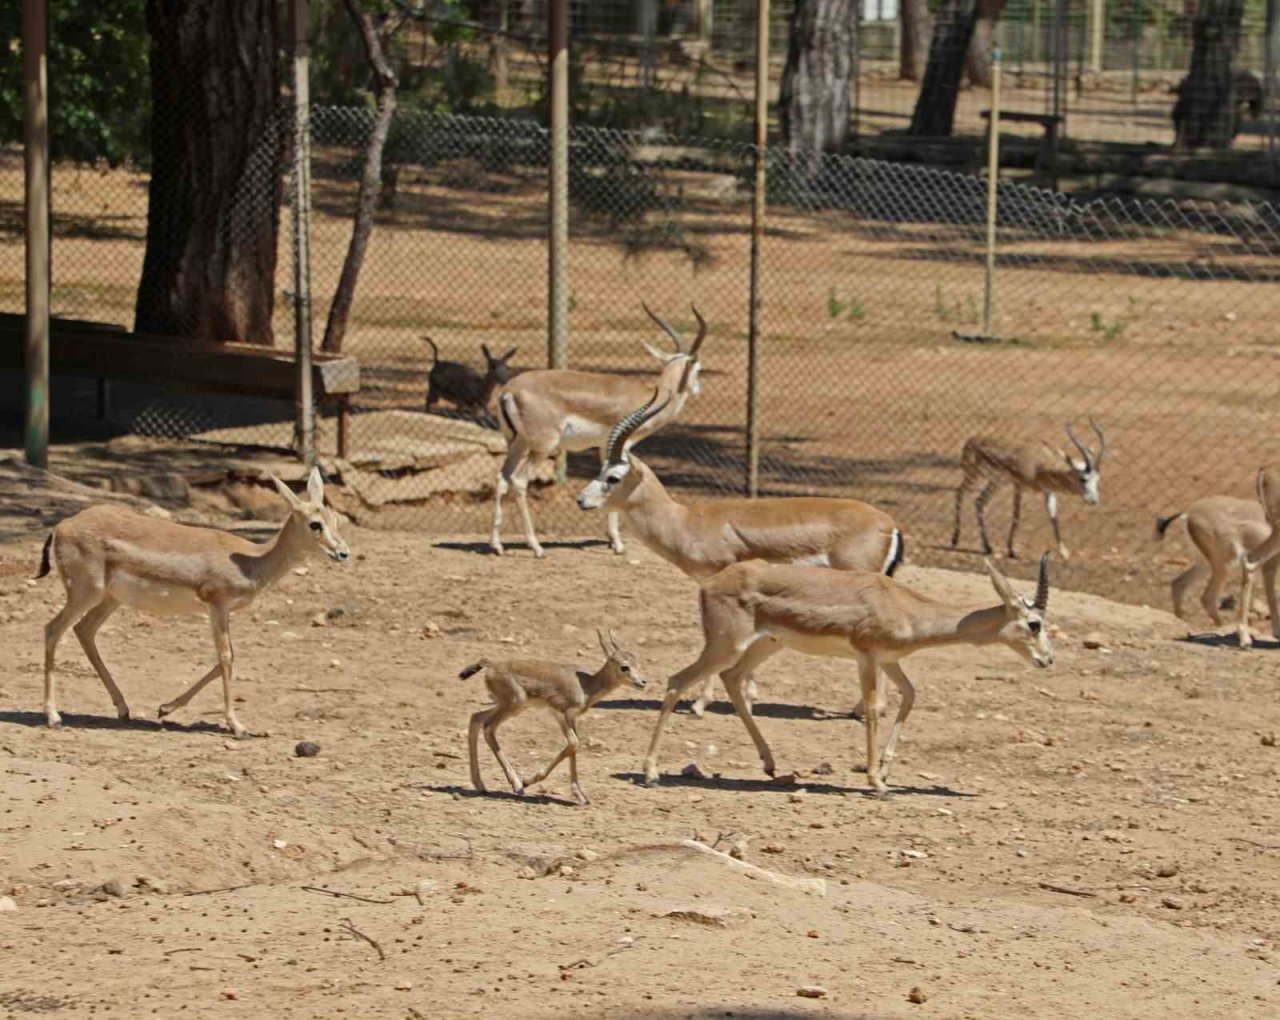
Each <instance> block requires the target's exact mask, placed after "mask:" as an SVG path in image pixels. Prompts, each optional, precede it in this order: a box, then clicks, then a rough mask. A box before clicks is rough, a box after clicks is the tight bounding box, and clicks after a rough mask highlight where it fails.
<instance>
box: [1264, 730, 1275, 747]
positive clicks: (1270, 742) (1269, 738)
mask: <svg viewBox="0 0 1280 1020" xmlns="http://www.w3.org/2000/svg"><path fill="white" fill-rule="evenodd" d="M1262 746H1263V747H1275V746H1276V735H1275V734H1274V733H1264V734H1263V735H1262Z"/></svg>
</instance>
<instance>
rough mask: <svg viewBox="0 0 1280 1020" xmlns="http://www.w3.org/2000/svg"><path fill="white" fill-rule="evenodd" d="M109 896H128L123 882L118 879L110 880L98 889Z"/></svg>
mask: <svg viewBox="0 0 1280 1020" xmlns="http://www.w3.org/2000/svg"><path fill="white" fill-rule="evenodd" d="M98 888H99V889H101V890H102V891H103V892H104V893H106V894H107V895H108V896H116V897H121V896H125V895H127V894H128V890H127V889H126V888H125V885H124V883H123V882H121V881H120V879H118V878H109V879H107V880H106V881H105V882H103V883H102V885H100V886H99V887H98Z"/></svg>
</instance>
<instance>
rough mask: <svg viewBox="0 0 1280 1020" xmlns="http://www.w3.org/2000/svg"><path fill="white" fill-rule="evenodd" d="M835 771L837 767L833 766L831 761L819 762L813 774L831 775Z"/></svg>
mask: <svg viewBox="0 0 1280 1020" xmlns="http://www.w3.org/2000/svg"><path fill="white" fill-rule="evenodd" d="M833 772H835V769H833V768H832V767H831V762H829V761H824V762H819V763H818V764H817V765H815V766H814V767H813V774H814V775H815V776H829V775H831V774H832V773H833Z"/></svg>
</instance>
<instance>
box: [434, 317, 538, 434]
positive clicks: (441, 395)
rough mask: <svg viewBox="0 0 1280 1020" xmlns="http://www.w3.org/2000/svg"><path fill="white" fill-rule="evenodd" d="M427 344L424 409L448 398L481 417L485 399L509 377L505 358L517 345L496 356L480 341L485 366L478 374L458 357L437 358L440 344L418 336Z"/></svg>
mask: <svg viewBox="0 0 1280 1020" xmlns="http://www.w3.org/2000/svg"><path fill="white" fill-rule="evenodd" d="M422 339H423V340H425V341H426V342H427V343H429V344H430V345H431V371H430V373H428V375H427V406H426V409H427V411H430V410H431V408H432V407H434V406H435V404H436V402H437V401H439V400H448V401H450V402H451V403H452V404H453V405H454V407H456V408H457V409H458V410H459V411H462V412H463V413H464V414H470V415H472V416H473V417H476V418H483V417H485V416H487V415H488V413H489V399H490V398H491V397H492V396H493V391H494V390H496V389H497V388H498V387H499V386H502V385H505V384H506V383H508V382H510V381H511V367H510V365H509V364H508V362H509V361H510V360H511V359H512V358H514V357H515V355H516V351H518V350H519V349H520V348H519V347H512V348H511V350H509V351H507V353H506V354H504V355H503V356H502V357H500V358H495V357H494V356H493V352H492V351H490V350H489V345H488V344H481V345H480V353H481V354H483V355H484V361H485V370H484V375H481V374H480V373H479V372H477V371H476V370H475V369H474V368H472V367H471V366H470V365H464V364H462V362H460V361H441V360H440V348H439V347H437V346H436V342H435V341H434V340H432V339H431V337H429V336H424V337H423V338H422Z"/></svg>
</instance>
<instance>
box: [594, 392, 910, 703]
mask: <svg viewBox="0 0 1280 1020" xmlns="http://www.w3.org/2000/svg"><path fill="white" fill-rule="evenodd" d="M657 399H658V394H657V391H656V390H655V391H654V394H653V396H652V397H651V398H650V399H649V402H648V403H647V404H645V405H644V406H643V407H640V408H638V409H637V410H635V411H633V412H631V413H630V414H629V415H627V416H626V417H625V418H623V419H622V420H621V421H620V422H618V424H617V425H616V426H614V429H613V431H612V432H610V433H609V440H608V443H607V444H606V446H605V456H604V466H603V467H601V469H600V474H599V475H597V476H596V478H595V480H594V481H592V482H590V483H589V484H588V485H587V486H586V487H585V488H584V489H583V490H582V491H581V492H580V493H579V494H578V506H579V507H580V508H581V509H583V510H595V509H598V508H600V507H605V508H607V509H609V510H614V511H618V512H620V513H622V514H623V515H624V516H625V517H626V520H627V523H628V524H629V525H630V526H631V529H632V530H633V531H634V532H635V533H636V534H637V535H638V536H639V537H640V540H641V541H642V542H644V544H645V545H647V546H648V547H649V548H650V549H652V550H653V551H654V552H655V553H657V554H658V555H659V556H661V557H662V558H663V559H664V560H666V561H667V562H669V563H673V564H675V565H676V566H677V567H679V568H680V569H681V570H682V571H683V572H684V573H685V574H687V575H688V576H689V577H692V578H693V579H694V580H705V579H707V578H710V577H712V576H713V575H715V574H717V573H718V572H719V571H721V570H723V569H724V568H725V567H727V566H729V565H730V564H732V563H738V562H740V561H742V560H748V559H760V560H766V561H768V562H770V563H803V564H808V565H811V566H823V567H831V568H832V569H834V570H866V571H871V572H873V573H882V574H887V575H889V576H892V575H893V572H894V570H896V569H897V567H898V564H900V563H901V562H902V558H903V538H902V532H901V531H900V530H899V529H898V527H897V525H896V524H895V523H894V520H893V518H892V517H890V516H889V515H888V514H887V513H885V512H884V511H882V510H878V509H876V508H875V507H873V506H869V505H868V504H866V503H863V502H861V501H859V500H856V499H828V498H821V497H785V498H775V499H717V500H695V501H692V502H688V503H677V502H676V501H675V500H674V499H672V498H671V496H670V495H669V494H668V493H667V490H666V488H665V487H664V486H663V484H662V482H661V481H659V480H658V476H657V475H655V474H654V473H653V471H651V470H650V469H649V467H648V466H647V465H645V464H644V463H643V462H642V461H641V460H640V458H639V457H637V456H635V454H633V453H631V452H630V450H629V444H630V442H631V439H632V436H633V435H634V434H635V433H636V431H637V430H638V429H641V428H643V427H644V425H645V422H647V421H648V420H649V418H651V417H653V416H655V415H657V414H660V413H661V412H662V409H663V407H664V406H665V402H664V403H663V404H657V403H656V401H657ZM714 682H715V678H714V677H708V678H707V682H706V685H705V686H704V687H703V689H702V692H701V693H700V694H699V695H698V698H697V700H696V701H694V703H693V711H694V714H695V715H702V713H703V711H704V710H705V709H706V706H707V705H708V704H709V703H710V702H711V700H712V692H713V684H714ZM745 685H746V696H747V701H748V704H750V702H751V701H753V700H754V698H755V685H754V681H753V680H752V678H750V677H748V678H747V679H746V681H745ZM882 696H883V695H882ZM859 708H861V706H859ZM877 708H878V709H881V710H883V704H880V705H877ZM855 714H858V710H857V709H855Z"/></svg>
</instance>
